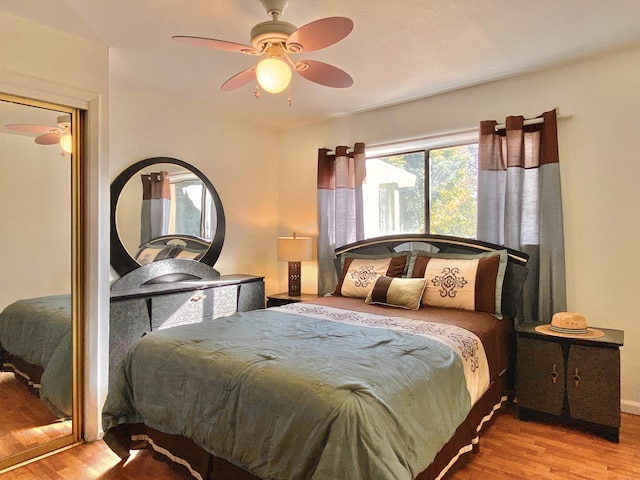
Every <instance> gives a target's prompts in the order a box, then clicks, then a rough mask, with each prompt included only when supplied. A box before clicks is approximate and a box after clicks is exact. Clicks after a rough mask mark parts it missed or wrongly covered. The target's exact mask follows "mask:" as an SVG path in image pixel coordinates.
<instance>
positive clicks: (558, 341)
mask: <svg viewBox="0 0 640 480" xmlns="http://www.w3.org/2000/svg"><path fill="white" fill-rule="evenodd" d="M599 330H602V331H603V332H604V336H602V337H600V338H593V339H577V338H566V337H558V336H553V335H545V334H543V333H539V332H537V331H536V330H535V325H534V324H526V323H525V324H523V325H521V326H520V327H519V328H518V331H517V337H518V350H517V356H518V357H517V398H518V409H519V416H520V418H521V419H522V420H529V419H532V418H534V417H535V416H536V415H537V414H540V413H542V414H549V415H553V416H555V417H559V418H561V419H563V420H565V421H566V422H567V423H570V424H577V425H582V426H584V427H587V428H589V429H590V430H593V431H595V433H597V434H599V435H602V436H604V437H605V438H607V439H609V440H611V441H613V442H618V438H619V430H620V347H621V346H622V345H623V343H624V332H623V331H621V330H612V329H605V328H599Z"/></svg>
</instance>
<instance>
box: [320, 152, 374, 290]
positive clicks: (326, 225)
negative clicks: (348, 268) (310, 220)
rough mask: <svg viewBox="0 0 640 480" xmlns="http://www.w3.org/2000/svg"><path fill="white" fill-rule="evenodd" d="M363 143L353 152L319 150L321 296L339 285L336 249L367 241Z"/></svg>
mask: <svg viewBox="0 0 640 480" xmlns="http://www.w3.org/2000/svg"><path fill="white" fill-rule="evenodd" d="M365 162H366V157H365V152H364V143H356V144H355V145H354V148H353V150H351V151H350V150H349V148H348V147H346V146H340V147H336V149H335V154H333V153H331V150H329V149H327V148H320V149H319V150H318V294H320V295H324V294H326V293H330V292H333V291H334V289H335V287H336V285H337V283H338V279H337V274H336V271H335V266H334V262H333V261H334V259H335V255H334V250H335V249H336V247H341V246H342V245H346V244H348V243H352V242H355V241H358V240H362V239H364V219H363V205H362V204H363V201H362V183H363V182H364V178H365V176H366V166H365Z"/></svg>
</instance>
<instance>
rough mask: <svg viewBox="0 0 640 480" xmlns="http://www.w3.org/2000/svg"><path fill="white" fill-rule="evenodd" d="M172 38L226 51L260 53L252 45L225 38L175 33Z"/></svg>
mask: <svg viewBox="0 0 640 480" xmlns="http://www.w3.org/2000/svg"><path fill="white" fill-rule="evenodd" d="M171 38H172V39H173V40H175V41H176V42H180V43H186V44H188V45H196V46H198V47H206V48H213V49H215V50H223V51H225V52H238V53H246V54H247V55H258V54H259V53H260V52H258V50H256V49H255V48H253V47H252V46H250V45H242V44H241V43H234V42H227V41H225V40H216V39H215V38H204V37H187V36H183V35H175V36H173V37H171Z"/></svg>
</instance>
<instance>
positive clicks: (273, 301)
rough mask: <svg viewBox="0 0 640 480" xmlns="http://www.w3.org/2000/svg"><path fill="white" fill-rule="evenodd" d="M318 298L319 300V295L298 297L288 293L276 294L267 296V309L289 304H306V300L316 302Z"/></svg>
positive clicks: (303, 294) (306, 294)
mask: <svg viewBox="0 0 640 480" xmlns="http://www.w3.org/2000/svg"><path fill="white" fill-rule="evenodd" d="M316 298H318V295H313V294H311V293H302V294H300V295H296V296H292V295H289V294H288V293H287V292H284V293H274V294H273V295H268V296H267V308H269V307H280V306H282V305H286V304H288V303H296V302H304V301H305V300H314V299H316Z"/></svg>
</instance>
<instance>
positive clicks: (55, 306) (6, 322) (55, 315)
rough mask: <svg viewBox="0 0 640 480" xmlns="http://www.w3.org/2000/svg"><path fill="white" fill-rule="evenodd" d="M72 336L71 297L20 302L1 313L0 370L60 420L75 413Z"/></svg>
mask: <svg viewBox="0 0 640 480" xmlns="http://www.w3.org/2000/svg"><path fill="white" fill-rule="evenodd" d="M71 336H72V329H71V296H70V295H52V296H47V297H36V298H28V299H21V300H17V301H16V302H14V303H12V304H10V305H8V306H7V307H5V308H4V310H2V312H0V359H1V361H2V365H1V370H2V371H5V372H13V373H14V374H15V376H16V378H18V379H20V380H21V381H22V382H23V383H24V384H25V385H26V386H27V388H29V389H30V390H31V391H32V392H33V393H35V394H36V395H38V396H39V397H40V399H41V400H42V401H43V402H44V404H45V405H46V406H47V407H48V408H49V409H50V410H51V412H52V413H53V414H54V415H56V416H57V417H59V418H61V419H66V418H70V417H71V414H72V401H71V391H72V389H71V376H72V375H71V358H72V357H71V349H72V338H71Z"/></svg>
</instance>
